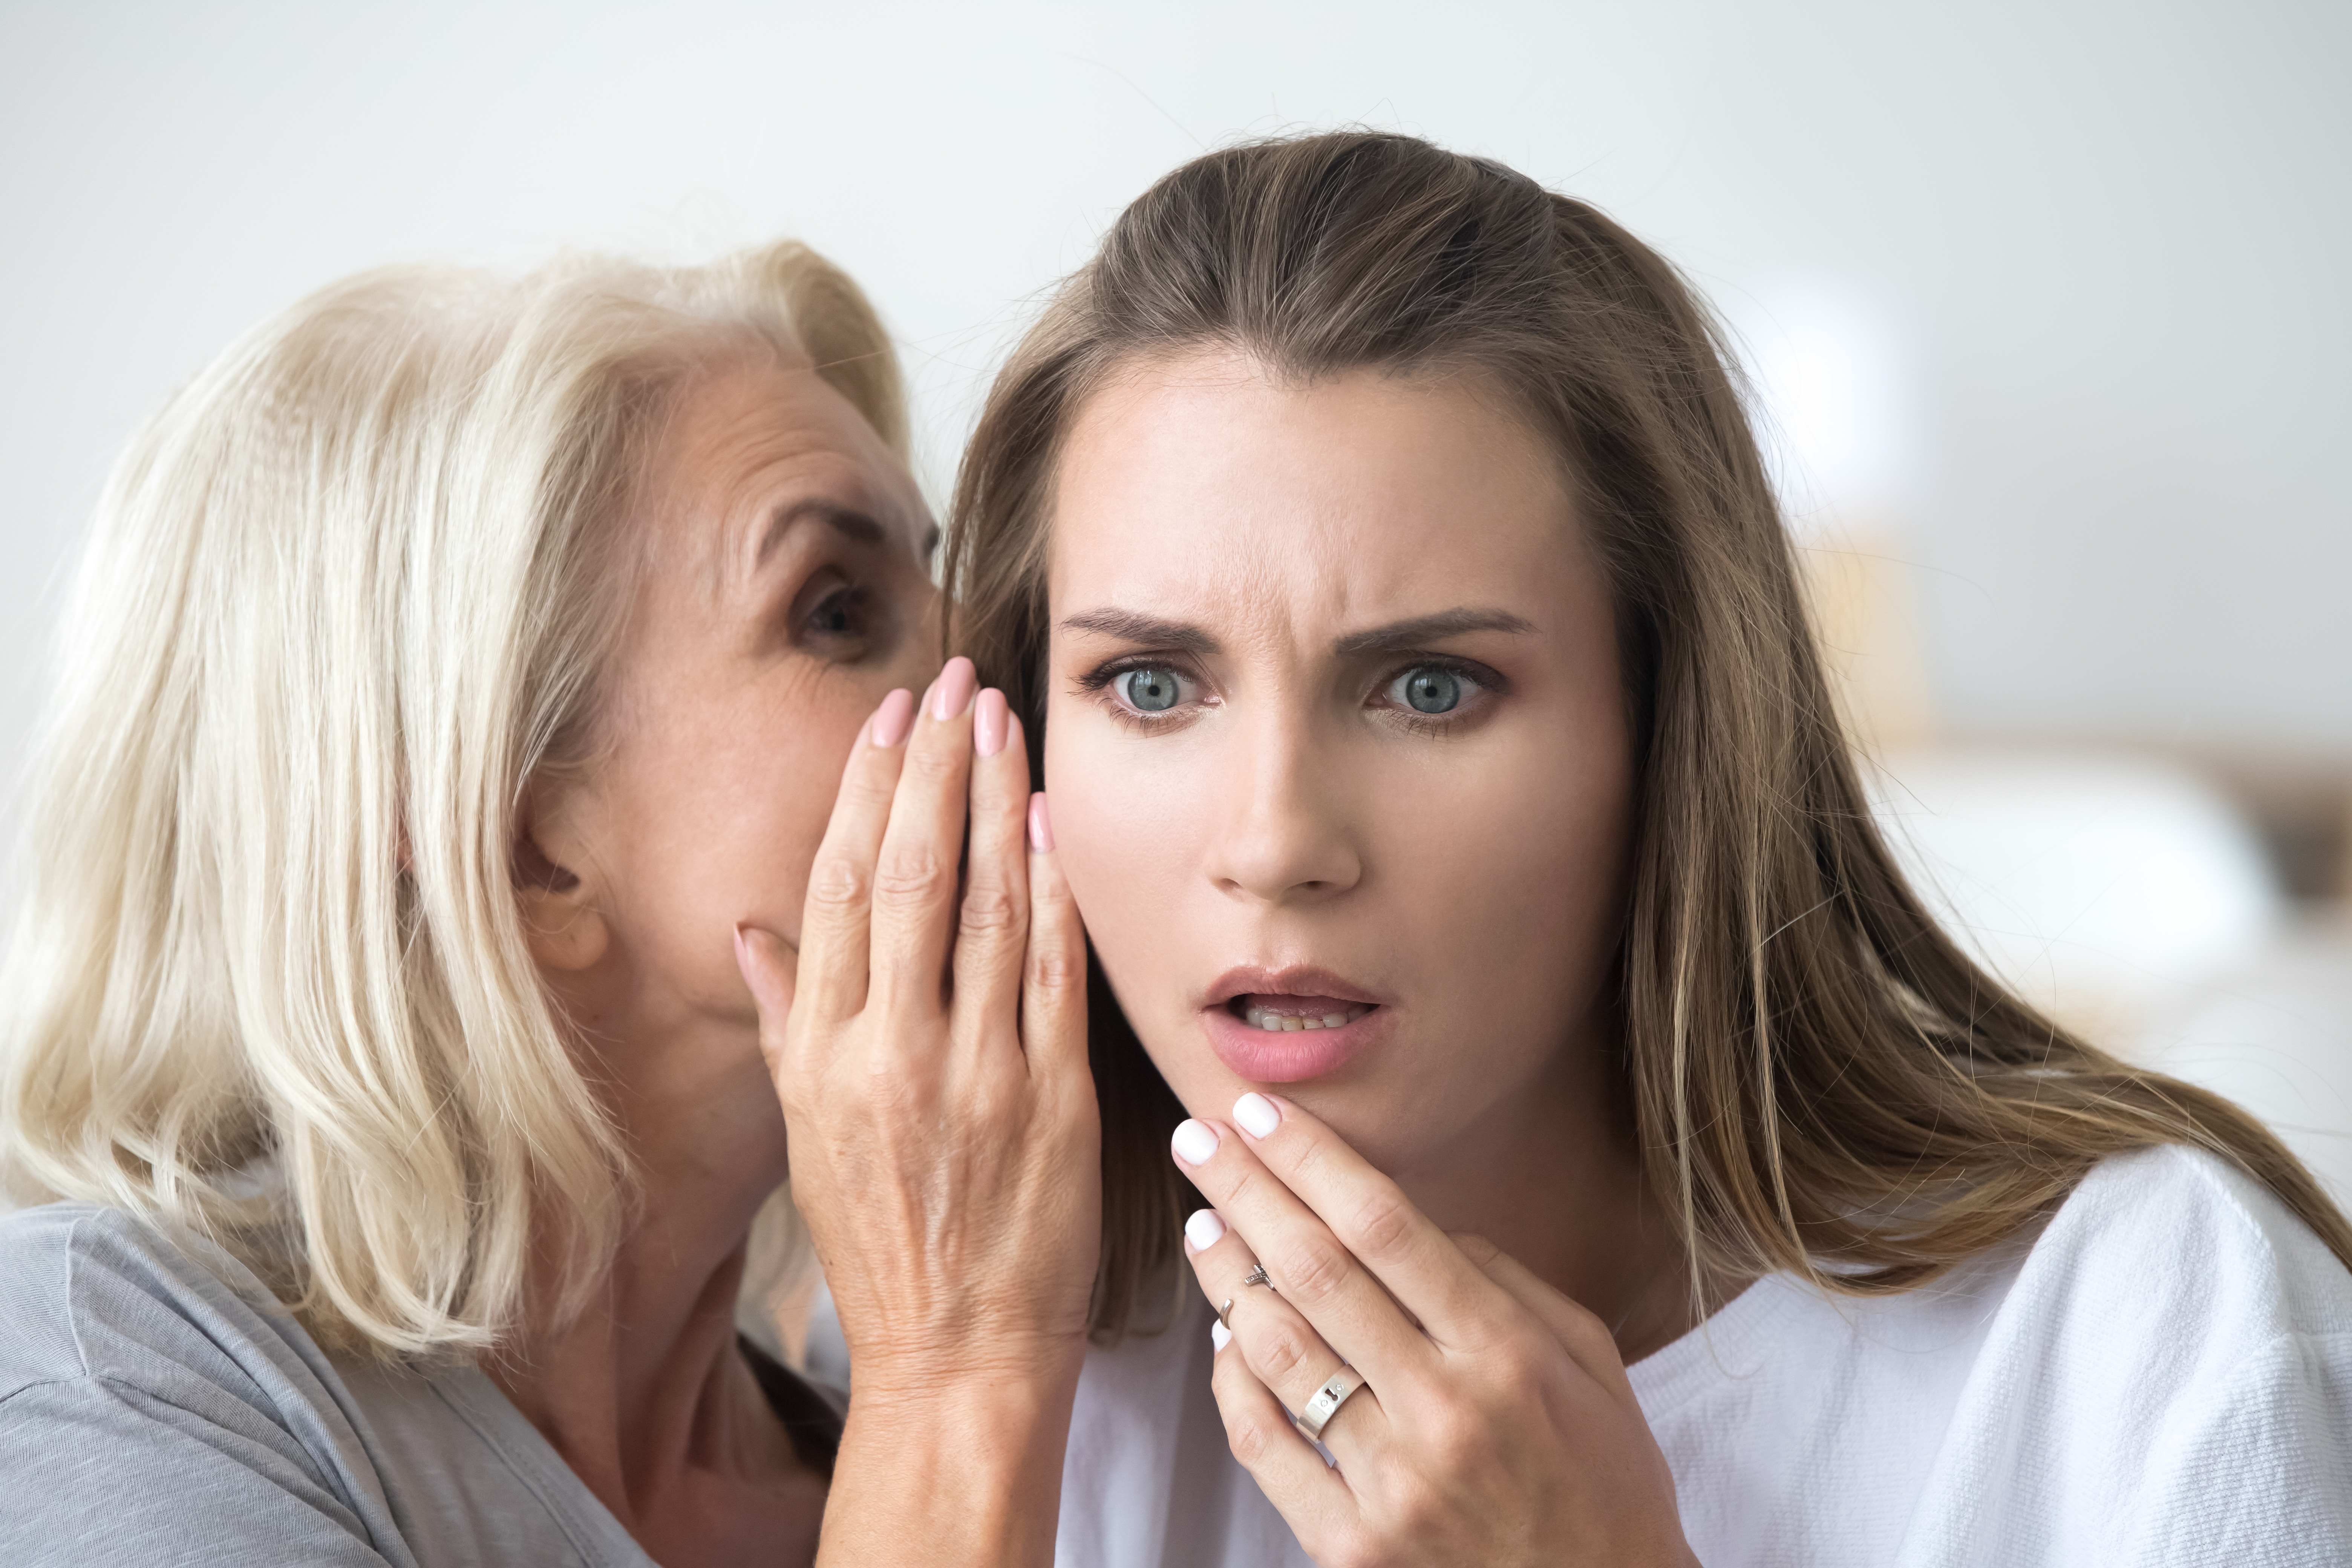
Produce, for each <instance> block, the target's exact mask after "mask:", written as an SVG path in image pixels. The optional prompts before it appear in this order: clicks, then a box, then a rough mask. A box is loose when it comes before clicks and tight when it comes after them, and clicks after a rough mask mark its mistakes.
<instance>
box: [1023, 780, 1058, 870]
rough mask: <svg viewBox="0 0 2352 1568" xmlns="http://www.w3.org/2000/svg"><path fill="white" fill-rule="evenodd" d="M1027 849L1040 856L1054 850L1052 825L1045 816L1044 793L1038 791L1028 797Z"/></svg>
mask: <svg viewBox="0 0 2352 1568" xmlns="http://www.w3.org/2000/svg"><path fill="white" fill-rule="evenodd" d="M1029 847H1030V848H1032V849H1034V850H1035V851H1037V853H1038V854H1040V855H1050V854H1052V853H1053V850H1054V825H1053V823H1052V822H1050V821H1048V820H1047V819H1046V816H1045V791H1044V790H1042V789H1041V790H1039V791H1038V792H1037V793H1036V794H1035V795H1031V796H1030V797H1029Z"/></svg>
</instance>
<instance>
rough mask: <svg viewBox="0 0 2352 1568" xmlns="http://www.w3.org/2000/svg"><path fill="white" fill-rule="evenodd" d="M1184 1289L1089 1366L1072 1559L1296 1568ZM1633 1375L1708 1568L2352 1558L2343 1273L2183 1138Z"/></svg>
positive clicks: (1071, 1497) (1760, 1308) (1075, 1468)
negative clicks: (1972, 1244) (1165, 1309)
mask: <svg viewBox="0 0 2352 1568" xmlns="http://www.w3.org/2000/svg"><path fill="white" fill-rule="evenodd" d="M1187 1288H1188V1289H1190V1285H1189V1280H1188V1282H1187ZM1208 1322H1209V1314H1208V1308H1207V1306H1206V1304H1205V1303H1204V1302H1202V1301H1201V1300H1199V1299H1198V1292H1197V1291H1195V1292H1192V1300H1191V1301H1190V1303H1189V1304H1188V1305H1187V1307H1186V1308H1185V1310H1183V1312H1182V1314H1181V1319H1180V1321H1178V1322H1177V1324H1176V1325H1175V1327H1174V1328H1172V1329H1171V1331H1168V1332H1166V1333H1161V1334H1157V1335H1153V1336H1150V1337H1131V1338H1129V1340H1128V1341H1127V1342H1125V1343H1123V1344H1122V1345H1120V1346H1119V1347H1118V1348H1117V1349H1115V1350H1110V1351H1096V1352H1092V1353H1091V1354H1090V1356H1089V1358H1088V1361H1087V1369H1086V1373H1085V1376H1084V1378H1083V1380H1082V1381H1081V1382H1080V1384H1079V1385H1078V1402H1077V1409H1076V1415H1075V1418H1074V1420H1073V1422H1072V1426H1071V1432H1070V1452H1069V1460H1068V1464H1067V1467H1066V1470H1065V1473H1064V1478H1063V1486H1062V1524H1061V1538H1060V1542H1059V1544H1058V1547H1057V1555H1056V1561H1057V1563H1059V1564H1062V1565H1063V1568H1081V1565H1084V1568H1192V1565H1193V1564H1203V1565H1205V1564H1211V1563H1223V1564H1231V1565H1234V1568H1245V1565H1255V1564H1267V1565H1273V1564H1285V1565H1288V1564H1304V1563H1307V1561H1308V1559H1307V1556H1306V1554H1305V1553H1304V1552H1301V1551H1300V1550H1299V1549H1298V1546H1297V1542H1295V1541H1293V1540H1292V1539H1291V1535H1290V1531H1289V1530H1288V1528H1287V1527H1286V1526H1285V1525H1284V1523H1283V1522H1282V1519H1281V1516H1280V1515H1278V1514H1277V1513H1276V1512H1275V1510H1274V1509H1273V1507H1272V1505H1270V1504H1269V1503H1267V1502H1266V1500H1265V1497H1264V1496H1263V1495H1262V1494H1261V1493H1260V1492H1259V1491H1258V1489H1257V1486H1256V1483H1255V1482H1254V1481H1252V1480H1251V1479H1249V1477H1248V1475H1247V1474H1246V1473H1245V1472H1244V1471H1243V1470H1242V1469H1241V1468H1239V1467H1238V1466H1236V1465H1235V1464H1234V1462H1233V1460H1232V1458H1230V1457H1229V1455H1228V1453H1227V1451H1226V1448H1225V1442H1224V1430H1223V1425H1222V1424H1221V1423H1220V1422H1219V1420H1218V1417H1217V1410H1216V1403H1215V1401H1214V1399H1213V1397H1212V1396H1211V1394H1210V1392H1209V1356H1210V1351H1209V1342H1208V1329H1207V1325H1208ZM1631 1375H1632V1379H1633V1392H1634V1394H1636V1395H1637V1396H1638V1397H1639V1398H1640V1400H1641V1402H1642V1409H1643V1414H1644V1415H1647V1416H1648V1417H1649V1421H1650V1426H1651V1430H1652V1431H1654V1433H1656V1435H1657V1438H1658V1442H1659V1445H1660V1447H1663V1448H1664V1451H1665V1456H1666V1459H1667V1462H1668V1463H1669V1464H1670V1465H1671V1466H1672V1467H1673V1468H1674V1473H1675V1488H1676V1492H1677V1495H1678V1499H1679V1501H1680V1504H1681V1508H1682V1515H1683V1524H1684V1529H1685V1532H1686V1533H1687V1535H1688V1537H1689V1540H1690V1543H1691V1546H1692V1548H1693V1549H1694V1550H1695V1551H1696V1552H1697V1554H1698V1557H1699V1560H1700V1561H1701V1562H1702V1563H1706V1564H1707V1568H1739V1565H1742V1564H1757V1565H1762V1564H1784V1563H1785V1564H1792V1565H1793V1564H1805V1565H1807V1568H1822V1565H1831V1564H1843V1563H1853V1564H1865V1563H1866V1564H1871V1565H1873V1568H1881V1565H1885V1564H1894V1565H1896V1568H1927V1565H1929V1564H1935V1565H1937V1568H1944V1565H1954V1568H1957V1565H1958V1564H1964V1563H1965V1564H1986V1565H1992V1564H2000V1565H2001V1568H2015V1565H2024V1564H2036V1563H2050V1564H2058V1563H2064V1564H2067V1565H2069V1568H2075V1565H2080V1564H2085V1563H2102V1564H2126V1563H2128V1564H2153V1563H2180V1564H2190V1563H2195V1564H2210V1563H2231V1564H2233V1565H2238V1568H2273V1565H2284V1564H2297V1565H2302V1564H2314V1565H2317V1564H2328V1565H2331V1568H2341V1565H2343V1564H2347V1563H2352V1274H2347V1272H2346V1270H2345V1269H2344V1268H2343V1267H2342V1265H2340V1264H2338V1263H2337V1262H2336V1260H2335V1258H2333V1257H2331V1256H2330V1255H2329V1253H2328V1252H2327V1249H2326V1247H2323V1246H2322V1245H2321V1244H2320V1242H2319V1240H2318V1238H2317V1237H2315V1236H2314V1235H2313V1234H2312V1233H2311V1232H2310V1231H2309V1230H2308V1229H2307V1228H2306V1227H2305V1226H2303V1225H2302V1224H2300V1223H2299V1222H2297V1221H2296V1220H2295V1219H2294V1216H2293V1215H2290V1214H2289V1213H2288V1212H2287V1211H2286V1210H2285V1209H2284V1207H2283V1206H2282V1205H2280V1204H2279V1203H2278V1201H2277V1200H2276V1199H2275V1198H2273V1196H2272V1195H2271V1194H2270V1193H2269V1192H2268V1191H2267V1190H2266V1189H2264V1188H2263V1187H2262V1186H2261V1185H2260V1184H2257V1183H2254V1182H2251V1181H2249V1180H2247V1179H2246V1178H2245V1177H2243V1176H2242V1175H2240V1174H2238V1173H2236V1172H2235V1171H2234V1170H2231V1168H2229V1167H2228V1166H2226V1165H2224V1164H2223V1163H2221V1162H2220V1161H2218V1160H2215V1159H2213V1158H2212V1157H2211V1156H2210V1155H2205V1154H2201V1153H2197V1152H2192V1151H2189V1150H2187V1149H2182V1148H2165V1149H2153V1150H2147V1151H2144V1152H2139V1153H2135V1154H2130V1155H2125V1156H2121V1157H2118V1158H2116V1159H2113V1160H2109V1161H2106V1162H2105V1163H2102V1164H2101V1165H2100V1166H2098V1168H2097V1169H2095V1171H2094V1172H2093V1173H2091V1174H2090V1176H2089V1177H2088V1178H2086V1179H2085V1180H2084V1182H2083V1184H2082V1185H2081V1186H2080V1187H2079V1188H2077V1189H2076V1191H2075V1192H2074V1194H2073V1195H2072V1196H2070V1197H2069V1198H2068V1199H2067V1201H2066V1202H2065V1204H2064V1205H2062V1206H2061V1207H2060V1208H2059V1210H2058V1212H2057V1213H2056V1215H2053V1217H2052V1218H2051V1220H2050V1221H2049V1222H2048V1224H2047V1225H2046V1226H2043V1227H2042V1230H2041V1232H2040V1234H2039V1235H2038V1236H2034V1237H2026V1238H2021V1239H2020V1240H2019V1241H2018V1242H2017V1243H2015V1244H2013V1245H2012V1246H2011V1247H2007V1248H2004V1249H2002V1251H2000V1253H1997V1254H1993V1255H1990V1256H1988V1257H1987V1258H1984V1259H1982V1260H1980V1261H1979V1262H1978V1263H1977V1264H1975V1265H1972V1266H1971V1267H1970V1268H1968V1269H1966V1270H1965V1271H1963V1272H1961V1273H1960V1274H1959V1275H1958V1276H1956V1277H1954V1278H1951V1279H1947V1280H1945V1281H1942V1282H1940V1283H1938V1284H1937V1285H1936V1286H1934V1287H1931V1288H1929V1289H1922V1290H1916V1291H1912V1292H1909V1293H1907V1294H1906V1295H1902V1296H1897V1297H1893V1298H1890V1299H1886V1300H1874V1301H1867V1302H1864V1301H1856V1300H1850V1299H1845V1298H1837V1299H1832V1298H1828V1297H1825V1296H1824V1295H1822V1294H1821V1293H1819V1292H1817V1291H1814V1290H1812V1289H1808V1288H1806V1287H1804V1286H1802V1285H1800V1284H1798V1283H1796V1282H1795V1281H1793V1280H1791V1279H1787V1278H1785V1277H1777V1276H1776V1277H1774V1278H1770V1279H1765V1280H1762V1281H1760V1282H1759V1283H1758V1284H1757V1285H1755V1286H1753V1287H1751V1288H1750V1289H1748V1291H1746V1292H1745V1293H1744V1294H1742V1295H1741V1296H1740V1297H1739V1298H1738V1300H1734V1301H1732V1302H1731V1303H1730V1304H1728V1305H1727V1306H1726V1307H1725V1308H1724V1309H1723V1310H1721V1311H1719V1312H1717V1314H1716V1315H1715V1316H1714V1317H1713V1318H1711V1319H1709V1320H1708V1321H1706V1323H1705V1324H1703V1325H1701V1326H1700V1327H1699V1328H1698V1329H1697V1330H1696V1331H1693V1332H1691V1333H1689V1334H1687V1335H1685V1336H1684V1337H1683V1338H1682V1339H1679V1340H1677V1341H1675V1342H1674V1343H1672V1344H1670V1345H1668V1346H1666V1347H1665V1348H1664V1350H1662V1351H1660V1352H1657V1353H1656V1354H1654V1355H1652V1356H1650V1357H1648V1358H1646V1359H1644V1360H1643V1361H1641V1362H1638V1363H1635V1364H1634V1365H1633V1368H1632V1369H1631Z"/></svg>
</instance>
